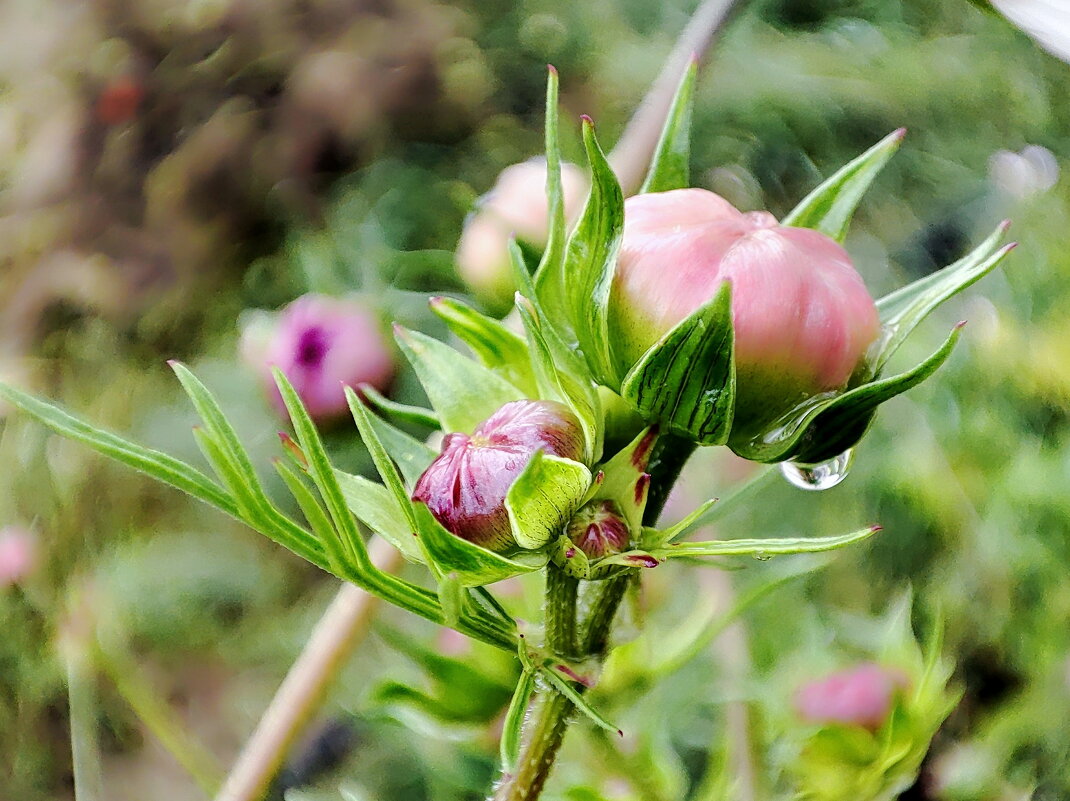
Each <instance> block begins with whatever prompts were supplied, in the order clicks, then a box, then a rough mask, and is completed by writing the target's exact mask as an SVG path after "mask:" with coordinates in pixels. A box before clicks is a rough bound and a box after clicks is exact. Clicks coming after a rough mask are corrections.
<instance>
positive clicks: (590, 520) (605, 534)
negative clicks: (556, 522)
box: [567, 500, 631, 559]
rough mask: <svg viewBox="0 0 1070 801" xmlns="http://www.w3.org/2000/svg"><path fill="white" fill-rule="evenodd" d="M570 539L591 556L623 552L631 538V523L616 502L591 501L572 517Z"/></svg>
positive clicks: (569, 525)
mask: <svg viewBox="0 0 1070 801" xmlns="http://www.w3.org/2000/svg"><path fill="white" fill-rule="evenodd" d="M567 533H568V538H569V539H570V540H572V542H574V543H575V544H576V547H577V548H579V549H580V550H581V551H583V552H584V553H585V554H587V556H588V557H590V558H591V559H600V558H602V557H603V556H610V555H612V554H615V553H620V552H621V551H623V550H624V549H625V548H627V547H628V540H629V539H630V537H631V534H630V532H629V531H628V524H627V522H625V520H624V517H623V516H622V515H621V513H620V509H618V508H617V505H616V504H615V503H613V501H606V500H602V501H591V502H590V503H588V504H587V505H585V506H584V507H583V508H582V509H580V510H579V511H578V512H576V514H574V515H573V516H572V520H571V521H570V522H569V524H568V530H567Z"/></svg>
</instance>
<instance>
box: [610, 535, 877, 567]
mask: <svg viewBox="0 0 1070 801" xmlns="http://www.w3.org/2000/svg"><path fill="white" fill-rule="evenodd" d="M878 531H880V526H869V527H867V528H863V529H859V530H858V531H852V532H850V533H848V534H838V535H836V536H832V537H778V538H771V539H738V540H712V541H710V542H678V543H675V544H673V545H669V546H666V547H664V548H655V549H654V550H652V551H651V552H650V554H651V555H652V556H654V557H655V558H656V559H658V560H665V559H674V558H679V557H682V556H689V557H690V556H755V555H757V556H774V555H780V554H795V553H820V552H822V551H833V550H836V549H837V548H843V547H845V546H847V545H853V544H854V543H856V542H861V541H862V540H866V539H869V538H870V537H872V536H873V535H874V534H876V533H877V532H878ZM620 556H624V554H620ZM621 564H624V563H623V562H622V563H621Z"/></svg>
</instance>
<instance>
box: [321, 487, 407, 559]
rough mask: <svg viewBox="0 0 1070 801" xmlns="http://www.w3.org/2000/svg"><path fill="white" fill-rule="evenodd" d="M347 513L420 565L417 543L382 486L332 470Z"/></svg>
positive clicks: (387, 491)
mask: <svg viewBox="0 0 1070 801" xmlns="http://www.w3.org/2000/svg"><path fill="white" fill-rule="evenodd" d="M334 474H335V476H336V477H337V478H338V484H339V486H340V487H341V488H342V495H343V496H344V497H345V500H346V505H347V506H348V507H349V510H350V511H351V512H352V513H353V514H354V515H356V516H357V519H358V520H359V521H360V522H361V523H363V524H364V525H366V526H367V527H368V528H370V529H371V530H372V531H374V532H375V533H376V534H378V535H379V536H380V537H382V538H383V539H384V540H387V541H388V542H389V543H390V544H391V545H393V546H394V547H395V548H397V549H398V550H399V551H401V553H402V554H404V555H405V558H406V559H408V560H409V561H410V562H419V563H421V564H422V563H424V562H425V561H426V560H425V559H424V555H423V552H422V551H421V550H420V542H419V540H418V539H417V537H416V536H415V532H414V529H413V528H412V527H410V526H409V524H408V522H407V521H406V519H405V513H404V512H403V511H402V509H401V507H400V506H399V505H398V502H397V499H396V498H395V497H394V495H393V493H391V492H390V490H388V489H387V488H386V487H384V486H383V485H382V484H377V483H375V482H374V481H369V480H368V479H366V478H364V476H354V475H350V474H349V473H343V472H342V471H341V470H335V472H334Z"/></svg>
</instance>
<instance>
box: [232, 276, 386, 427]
mask: <svg viewBox="0 0 1070 801" xmlns="http://www.w3.org/2000/svg"><path fill="white" fill-rule="evenodd" d="M240 351H241V356H242V359H243V361H245V363H246V364H248V365H249V366H250V367H252V368H253V369H254V370H255V371H256V372H257V373H258V374H259V376H260V378H261V381H262V382H263V384H264V387H265V389H266V390H267V392H268V394H269V395H270V397H271V399H272V401H273V402H274V404H275V406H276V408H278V410H279V411H280V413H281V414H283V415H285V414H286V407H285V405H284V404H283V402H282V398H281V396H280V395H279V392H278V389H277V388H276V386H275V382H274V380H273V379H272V376H271V368H272V367H278V368H279V369H281V370H282V372H284V373H285V374H286V377H287V378H288V379H289V380H290V382H291V383H292V384H293V385H294V389H296V390H297V394H298V395H300V396H301V400H302V401H303V402H304V404H305V406H306V407H307V409H308V412H309V414H310V415H311V416H312V417H313V419H315V420H317V421H326V420H330V419H332V418H335V417H339V416H342V415H344V414H345V413H346V411H347V410H348V404H347V403H346V397H345V392H344V390H343V388H342V386H343V384H345V385H348V386H351V387H359V386H360V385H361V384H371V385H372V386H373V387H375V388H376V389H378V390H385V389H386V388H387V386H388V385H389V383H390V380H391V378H393V376H394V359H393V356H392V353H391V349H390V345H389V344H388V342H387V340H386V338H385V336H384V335H383V332H382V331H381V329H380V327H379V323H378V321H377V320H376V318H375V315H374V314H372V313H371V312H370V311H369V310H368V308H367V307H366V306H364V304H362V303H360V302H359V301H356V300H352V299H349V298H331V297H327V296H325V295H315V294H309V295H303V296H302V297H300V298H298V299H297V300H295V301H293V302H292V303H291V304H289V305H288V306H286V307H285V308H283V309H282V310H281V311H279V312H278V313H277V314H274V315H270V314H261V315H258V316H256V317H254V318H253V319H252V320H251V321H250V322H249V323H248V324H247V325H245V327H244V329H243V331H242V337H241V345H240Z"/></svg>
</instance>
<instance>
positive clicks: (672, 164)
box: [639, 60, 698, 194]
mask: <svg viewBox="0 0 1070 801" xmlns="http://www.w3.org/2000/svg"><path fill="white" fill-rule="evenodd" d="M697 75H698V62H697V61H694V60H692V61H691V64H690V65H689V66H688V68H687V70H686V71H685V72H684V76H683V78H682V79H681V80H680V85H679V86H678V87H677V89H676V95H675V96H674V97H673V100H672V106H671V107H670V108H669V115H668V117H666V119H665V127H664V128H662V129H661V138H660V139H659V140H658V145H657V148H656V149H655V150H654V158H653V159H651V162H650V169H649V170H648V171H647V174H646V178H645V179H644V180H643V186H642V188H641V189H640V190H639V194H645V193H647V192H668V191H669V190H671V189H684V188H685V187H688V186H690V185H691V179H690V160H691V110H692V107H693V105H694V99H695V79H696V76H697Z"/></svg>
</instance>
